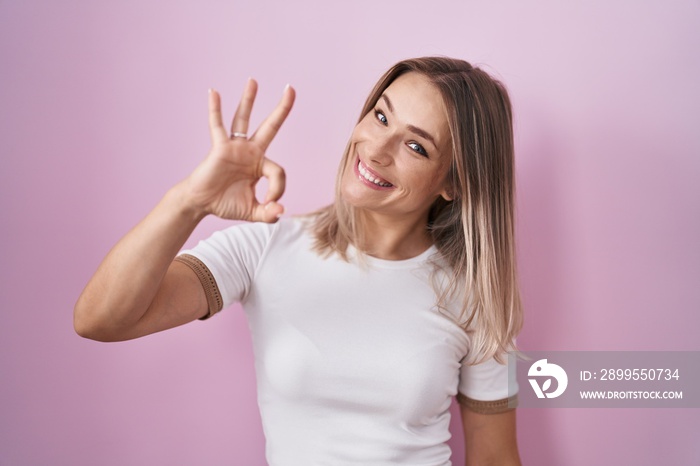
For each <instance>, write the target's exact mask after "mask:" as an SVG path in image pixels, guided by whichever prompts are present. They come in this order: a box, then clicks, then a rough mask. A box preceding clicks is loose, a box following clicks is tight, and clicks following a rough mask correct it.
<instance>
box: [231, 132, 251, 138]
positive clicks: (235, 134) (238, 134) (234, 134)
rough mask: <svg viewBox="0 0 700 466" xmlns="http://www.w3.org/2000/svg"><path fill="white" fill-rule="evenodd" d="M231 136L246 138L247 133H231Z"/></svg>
mask: <svg viewBox="0 0 700 466" xmlns="http://www.w3.org/2000/svg"><path fill="white" fill-rule="evenodd" d="M231 137H232V138H245V139H248V135H247V134H246V133H236V132H234V133H231Z"/></svg>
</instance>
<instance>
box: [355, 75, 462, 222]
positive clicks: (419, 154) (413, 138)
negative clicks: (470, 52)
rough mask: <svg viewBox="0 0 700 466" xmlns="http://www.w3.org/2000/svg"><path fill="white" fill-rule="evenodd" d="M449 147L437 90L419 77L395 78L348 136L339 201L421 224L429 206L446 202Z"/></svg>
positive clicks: (449, 142)
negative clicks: (436, 202) (414, 220)
mask: <svg viewBox="0 0 700 466" xmlns="http://www.w3.org/2000/svg"><path fill="white" fill-rule="evenodd" d="M450 147H451V140H450V133H449V127H448V122H447V112H446V110H445V105H444V103H443V100H442V96H441V95H440V92H439V91H438V89H437V88H436V87H435V86H434V85H433V84H432V83H431V82H430V81H428V79H427V78H426V77H425V76H423V75H421V74H419V73H415V72H411V73H407V74H404V75H401V76H399V77H398V78H397V79H396V80H395V81H394V82H393V83H392V84H391V85H390V86H389V87H388V88H387V89H386V90H385V91H384V93H383V94H382V96H381V97H380V98H379V100H378V101H377V104H376V105H375V107H374V109H373V110H371V111H370V112H369V113H367V115H365V117H364V118H363V119H362V120H361V121H360V122H359V123H358V124H357V126H356V127H355V129H354V131H353V132H352V136H351V139H350V152H349V154H348V160H347V164H348V165H347V166H346V167H345V172H344V174H343V177H342V179H341V195H342V197H343V199H344V200H345V202H348V203H349V204H350V205H353V206H354V207H358V208H361V209H365V210H367V211H370V212H373V213H377V214H383V215H389V216H400V217H403V218H406V217H414V218H415V219H420V218H422V217H424V218H425V220H426V222H427V217H428V211H429V209H430V206H431V205H432V204H433V202H434V201H435V200H436V199H437V198H438V197H439V196H443V197H444V198H446V199H448V200H449V199H450V196H449V194H448V193H449V189H447V187H448V184H447V181H446V178H447V172H448V170H449V167H450V162H451V149H450Z"/></svg>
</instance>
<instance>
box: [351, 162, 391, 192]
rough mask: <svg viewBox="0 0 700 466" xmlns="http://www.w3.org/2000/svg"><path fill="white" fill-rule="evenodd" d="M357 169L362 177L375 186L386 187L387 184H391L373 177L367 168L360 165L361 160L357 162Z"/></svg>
mask: <svg viewBox="0 0 700 466" xmlns="http://www.w3.org/2000/svg"><path fill="white" fill-rule="evenodd" d="M357 170H358V171H359V172H360V175H362V177H363V178H364V179H366V180H367V181H370V182H372V183H374V184H376V185H377V186H382V187H384V188H388V187H389V186H391V183H386V182H384V181H381V180H380V179H379V178H374V177H373V176H372V175H371V174H370V173H369V172H368V171H367V170H365V169H364V167H363V166H362V162H359V163H358V164H357Z"/></svg>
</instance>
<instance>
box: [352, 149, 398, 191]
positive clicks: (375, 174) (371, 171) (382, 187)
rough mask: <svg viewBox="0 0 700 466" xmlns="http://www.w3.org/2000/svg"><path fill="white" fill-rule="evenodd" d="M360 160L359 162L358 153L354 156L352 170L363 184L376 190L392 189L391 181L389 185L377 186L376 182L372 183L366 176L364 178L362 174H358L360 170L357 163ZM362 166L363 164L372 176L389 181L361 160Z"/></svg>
mask: <svg viewBox="0 0 700 466" xmlns="http://www.w3.org/2000/svg"><path fill="white" fill-rule="evenodd" d="M360 162H361V160H360V156H359V155H358V156H356V157H355V163H354V164H353V170H354V172H355V176H357V177H358V178H359V180H360V181H361V182H362V183H364V184H365V186H367V187H369V188H372V189H376V190H377V191H387V190H389V189H394V185H393V183H392V185H391V186H379V185H378V184H375V183H372V182H371V181H369V180H368V179H367V178H365V177H364V176H362V175H361V174H360V170H359V169H358V168H357V165H358V164H359V163H360ZM362 166H363V167H364V169H365V170H367V171H368V172H369V173H370V174H371V175H372V176H373V177H374V178H380V179H382V180H385V181H386V182H387V183H391V182H390V181H389V180H387V179H386V178H384V177H383V176H381V175H379V174H378V173H377V172H375V171H374V170H372V169H371V168H369V167H368V166H367V164H366V163H364V162H362Z"/></svg>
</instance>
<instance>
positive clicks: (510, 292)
mask: <svg viewBox="0 0 700 466" xmlns="http://www.w3.org/2000/svg"><path fill="white" fill-rule="evenodd" d="M408 72H417V73H421V74H422V75H424V76H425V77H427V78H428V79H429V80H430V81H431V82H432V83H433V85H435V86H436V88H437V89H438V90H439V91H440V93H441V95H442V97H443V99H444V102H445V107H446V108H447V120H448V124H449V127H450V128H449V129H450V134H451V138H452V154H453V157H452V163H451V166H450V169H449V173H448V177H449V179H450V180H451V188H452V193H451V194H452V195H453V197H454V199H453V200H452V201H446V200H445V199H443V198H442V197H440V198H438V199H437V200H436V201H435V202H434V203H433V205H432V206H431V209H430V213H429V218H428V225H427V228H428V230H429V232H430V234H431V236H432V239H433V241H434V244H435V246H436V247H437V250H438V255H439V259H441V261H440V260H439V261H435V262H434V263H435V265H436V267H439V265H438V264H439V263H440V262H442V263H446V264H449V268H448V272H449V273H448V275H449V277H450V278H449V280H448V283H447V285H446V286H440V287H438V288H439V289H436V293H437V295H438V307H440V308H442V309H444V308H445V306H447V305H448V303H449V302H451V301H452V300H454V298H455V297H459V302H460V307H461V309H460V313H459V316H460V317H459V319H458V320H459V324H460V326H462V328H463V329H464V330H465V331H467V332H469V333H470V335H471V351H470V353H471V354H475V355H477V356H476V358H472V359H471V360H470V362H471V363H473V364H474V363H478V362H481V361H483V360H485V359H488V358H490V357H493V356H495V357H496V359H497V360H499V361H501V362H503V353H504V352H506V351H510V350H512V349H514V339H515V337H516V335H517V334H518V332H519V331H520V329H521V327H522V321H523V316H522V304H521V300H520V291H519V287H518V280H517V270H516V257H515V231H514V206H515V200H514V197H515V179H514V176H515V175H514V172H515V170H514V164H515V162H514V153H513V125H512V111H511V105H510V99H509V97H508V93H507V92H506V89H505V87H504V86H503V85H502V84H501V83H500V82H499V81H497V80H495V79H493V78H492V77H491V76H489V75H488V74H487V73H486V72H484V71H482V70H480V69H479V68H476V67H473V66H472V65H471V64H469V63H467V62H466V61H463V60H457V59H452V58H446V57H425V58H415V59H409V60H404V61H401V62H399V63H397V64H396V65H394V66H393V67H392V68H391V69H389V71H387V72H386V73H385V74H384V76H382V77H381V78H380V79H379V81H378V82H377V84H376V85H375V86H374V89H373V90H372V92H371V93H370V95H369V97H368V98H367V100H366V102H365V105H364V107H363V108H362V112H361V114H360V118H359V120H358V121H360V120H362V118H363V117H364V116H365V115H366V114H367V113H369V112H370V111H371V110H372V109H373V108H374V106H375V105H376V103H377V101H378V100H379V98H380V96H381V95H382V93H383V92H384V90H385V89H386V88H387V87H389V85H390V84H391V83H392V82H393V81H394V80H395V79H396V78H397V77H399V76H401V75H402V74H405V73H408ZM349 149H350V146H349V145H348V147H346V149H345V154H344V156H343V160H342V161H341V163H340V169H339V172H338V176H337V182H336V197H335V202H334V203H333V204H331V205H329V206H327V207H325V208H323V209H321V210H319V211H318V212H316V213H315V215H316V216H315V221H314V223H313V226H312V231H313V234H314V236H315V240H316V243H315V248H316V251H317V252H319V253H320V254H323V255H328V254H331V253H333V252H336V253H338V254H340V255H341V257H343V258H344V259H346V260H347V248H348V245H349V244H351V243H352V244H353V245H354V246H356V247H357V246H358V245H361V244H364V238H363V233H362V232H363V229H362V228H361V225H359V215H358V212H356V211H355V209H354V208H353V207H352V206H350V205H348V204H347V203H345V202H344V201H343V200H342V197H341V196H340V191H339V189H340V181H341V179H342V176H343V173H344V171H345V169H346V167H347V166H348V163H347V158H348V157H349V156H350V154H349Z"/></svg>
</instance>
